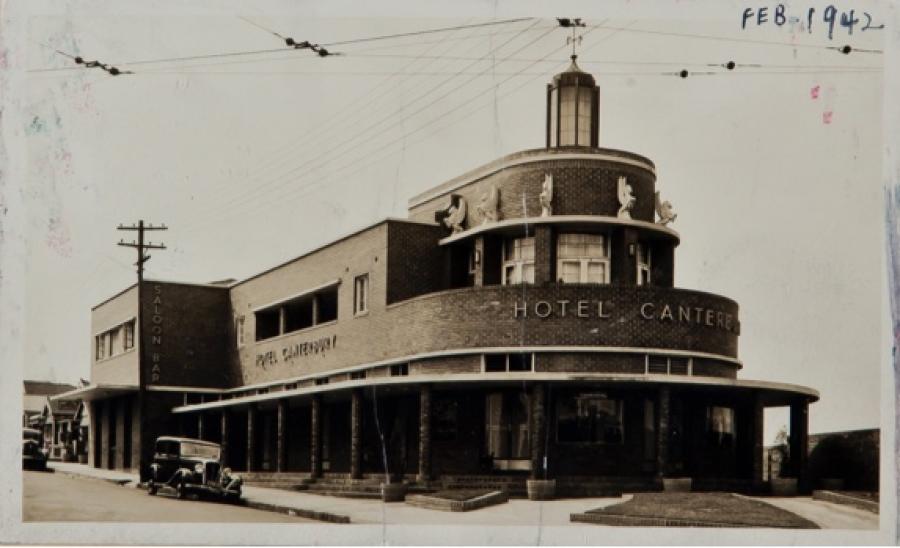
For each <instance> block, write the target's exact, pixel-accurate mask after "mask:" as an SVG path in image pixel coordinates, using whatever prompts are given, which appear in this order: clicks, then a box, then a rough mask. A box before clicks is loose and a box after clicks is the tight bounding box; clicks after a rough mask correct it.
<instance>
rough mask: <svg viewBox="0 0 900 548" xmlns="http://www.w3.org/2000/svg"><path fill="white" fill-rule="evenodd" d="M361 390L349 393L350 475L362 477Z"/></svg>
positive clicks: (353, 477)
mask: <svg viewBox="0 0 900 548" xmlns="http://www.w3.org/2000/svg"><path fill="white" fill-rule="evenodd" d="M361 411H362V392H361V391H360V390H359V389H355V390H353V392H351V395H350V477H351V478H352V479H359V478H361V477H362V469H361V467H360V462H361V458H360V457H361V456H362V415H361Z"/></svg>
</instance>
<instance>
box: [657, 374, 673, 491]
mask: <svg viewBox="0 0 900 548" xmlns="http://www.w3.org/2000/svg"><path fill="white" fill-rule="evenodd" d="M671 405H672V404H671V394H670V392H669V387H668V386H662V387H660V389H659V393H658V394H657V405H656V408H657V409H658V413H659V415H658V416H657V419H656V475H657V477H660V478H662V477H665V475H666V474H667V473H668V471H669V413H670V410H671Z"/></svg>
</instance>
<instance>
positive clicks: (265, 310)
mask: <svg viewBox="0 0 900 548" xmlns="http://www.w3.org/2000/svg"><path fill="white" fill-rule="evenodd" d="M331 291H333V292H334V317H333V318H329V319H327V320H322V305H321V298H322V296H323V295H325V294H327V293H330V292H331ZM305 300H310V301H311V302H312V308H313V311H312V324H311V325H308V326H304V327H300V328H297V329H292V330H290V331H288V330H287V318H286V308H287V307H288V306H289V305H292V304H296V303H299V302H301V301H305ZM339 310H340V280H337V281H334V282H330V283H327V284H323V285H320V286H318V287H316V288H313V289H310V290H307V291H303V292H301V293H298V294H296V295H293V296H291V297H288V298H286V299H282V300H280V301H276V302H274V303H269V304H266V305H263V306H258V307H256V308H254V309H253V310H252V311H251V312H252V313H253V340H254V342H257V343H258V342H263V341H271V340H275V339H277V338H279V337H284V336H287V335H294V334H296V333H302V332H305V331H308V330H310V329H315V328H317V327H321V326H325V325H329V324H333V323H336V322H337V321H338V320H339V318H340V316H339ZM272 313H277V314H278V329H277V333H275V334H274V335H269V336H266V337H260V335H259V326H260V322H259V316H260V314H272Z"/></svg>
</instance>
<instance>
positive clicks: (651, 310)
mask: <svg viewBox="0 0 900 548" xmlns="http://www.w3.org/2000/svg"><path fill="white" fill-rule="evenodd" d="M612 312H613V311H612V303H611V302H609V301H603V300H597V299H583V300H569V299H560V300H556V301H532V302H530V303H529V302H528V301H520V300H516V301H515V302H514V303H513V317H515V318H528V317H529V316H530V315H533V316H534V317H537V318H541V319H544V318H554V317H555V318H566V317H570V318H596V319H601V320H608V319H610V318H612ZM637 312H638V313H639V314H640V316H641V318H643V319H644V320H647V321H659V322H671V323H687V324H692V325H703V326H707V327H713V328H717V329H723V330H725V331H728V332H730V333H734V334H736V335H739V334H740V323H739V322H738V321H737V319H736V318H735V317H734V315H733V314H731V313H730V312H725V311H723V310H717V309H715V308H705V307H700V306H688V305H683V304H672V303H665V302H644V303H641V304H640V305H639V306H638V307H637Z"/></svg>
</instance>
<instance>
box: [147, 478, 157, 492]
mask: <svg viewBox="0 0 900 548" xmlns="http://www.w3.org/2000/svg"><path fill="white" fill-rule="evenodd" d="M158 489H159V487H157V486H156V482H154V481H153V480H150V481H148V482H147V493H149V494H151V495H155V494H156V492H157V490H158Z"/></svg>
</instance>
